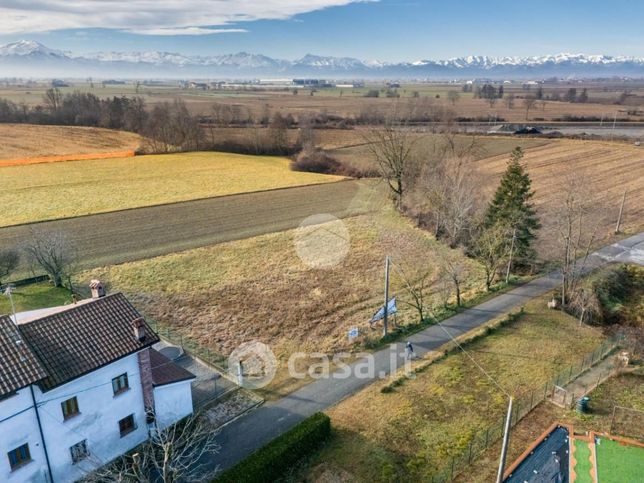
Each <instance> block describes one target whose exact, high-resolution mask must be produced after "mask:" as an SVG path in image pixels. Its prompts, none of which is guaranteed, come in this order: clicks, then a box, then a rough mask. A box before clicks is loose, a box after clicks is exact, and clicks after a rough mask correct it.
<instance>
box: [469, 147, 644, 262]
mask: <svg viewBox="0 0 644 483" xmlns="http://www.w3.org/2000/svg"><path fill="white" fill-rule="evenodd" d="M524 162H525V163H526V164H527V166H528V172H529V173H530V176H531V177H532V181H533V182H532V186H533V188H534V190H535V191H536V194H535V197H534V201H535V204H536V205H537V208H538V209H539V211H540V213H541V221H542V224H543V228H542V230H541V236H542V238H543V239H544V241H545V242H547V241H548V238H549V237H550V236H551V234H552V231H553V230H554V225H555V221H556V220H555V216H554V214H553V213H554V212H555V211H556V210H557V208H558V207H559V205H560V202H561V200H562V199H563V196H564V195H565V192H566V189H567V178H569V177H577V178H578V179H582V180H584V184H585V186H586V187H587V192H586V193H585V194H584V196H585V197H587V198H588V199H592V200H594V201H595V205H594V206H593V209H594V213H593V221H597V222H598V224H599V231H598V237H599V238H605V237H607V236H608V235H610V234H611V233H612V230H613V229H614V227H615V223H616V221H617V216H618V213H619V205H620V203H621V199H622V196H623V194H624V190H627V198H626V204H625V207H624V218H623V224H622V229H623V230H624V231H626V232H637V231H640V230H641V229H642V228H644V149H642V148H638V147H635V146H631V145H626V144H619V143H609V142H597V141H574V140H558V141H554V142H551V143H548V144H546V145H543V146H537V147H533V148H530V149H528V150H527V151H526V155H525V158H524ZM506 163H507V156H506V155H500V156H495V157H491V158H485V159H482V160H479V161H477V162H476V166H477V169H478V172H479V173H480V174H481V175H482V182H481V186H482V188H483V190H484V191H485V192H486V193H489V194H491V193H492V191H493V190H494V188H495V187H496V183H497V182H498V179H500V177H501V175H502V173H503V171H504V170H505V166H506ZM589 226H590V225H589ZM543 249H544V250H547V249H548V245H547V243H546V244H545V245H544V246H543Z"/></svg>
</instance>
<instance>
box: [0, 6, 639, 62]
mask: <svg viewBox="0 0 644 483" xmlns="http://www.w3.org/2000/svg"><path fill="white" fill-rule="evenodd" d="M0 14H2V15H3V18H4V21H3V25H2V27H1V28H0V44H6V43H9V42H13V41H17V40H22V39H25V40H34V41H38V42H40V43H42V44H44V45H46V46H47V47H50V48H52V49H57V50H63V51H71V52H73V53H74V54H76V55H81V54H87V53H91V52H98V51H115V52H133V51H134V52H140V51H164V52H176V53H181V54H183V55H189V56H194V55H202V56H204V55H223V54H231V53H237V52H242V51H243V52H250V53H254V54H263V55H267V56H270V57H273V58H279V59H298V58H301V57H303V56H304V55H305V54H307V53H311V54H315V55H322V56H333V57H353V58H358V59H361V60H379V61H384V62H400V61H408V62H410V61H416V60H419V59H432V60H446V59H450V58H455V57H465V56H470V55H477V56H487V57H506V56H507V57H532V56H543V55H554V54H559V53H573V54H577V53H583V54H590V55H610V56H631V57H644V33H643V32H642V29H641V28H640V25H639V24H640V19H641V18H642V16H643V15H644V5H642V4H633V3H632V2H628V1H624V0H616V1H614V2H610V4H608V3H607V2H601V1H598V0H592V1H585V2H582V1H572V2H566V3H565V4H561V3H560V2H556V1H552V0H547V1H544V2H540V3H539V5H535V6H533V7H530V8H526V7H525V5H523V4H521V5H520V4H517V3H516V2H510V1H507V0H502V1H497V2H494V3H493V4H489V3H487V4H483V3H481V2H476V1H473V0H461V1H457V2H452V3H450V4H446V3H445V2H434V1H421V2H414V1H411V2H408V1H395V0H380V1H378V0H375V1H355V0H309V1H305V0H272V1H271V2H264V1H259V0H252V1H248V2H244V3H243V4H240V2H235V1H233V0H215V1H205V0H200V1H193V2H189V3H187V2H179V1H175V0H163V1H159V2H155V3H154V8H152V6H151V4H150V3H149V2H146V1H143V0H131V1H129V2H127V3H126V2H116V3H115V2H107V1H106V0H84V1H79V2H75V4H74V6H69V5H68V2H65V1H61V0H43V1H41V2H38V3H37V4H34V5H33V6H31V5H25V4H23V3H22V2H13V4H12V5H10V6H0ZM571 25H575V29H574V30H573V29H571ZM52 26H55V27H56V28H52Z"/></svg>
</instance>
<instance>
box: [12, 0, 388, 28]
mask: <svg viewBox="0 0 644 483" xmlns="http://www.w3.org/2000/svg"><path fill="white" fill-rule="evenodd" d="M363 1H377V0H185V1H184V0H2V2H1V3H0V18H2V19H3V20H2V23H0V34H19V33H28V32H47V31H52V30H61V29H72V28H74V29H80V28H108V29H118V30H123V31H126V32H131V33H137V34H142V35H210V34H216V33H225V32H243V31H244V29H237V28H234V29H229V28H209V27H218V26H219V27H221V26H227V25H230V24H231V23H236V22H248V21H253V20H262V19H263V20H281V19H287V18H290V17H292V16H294V15H298V14H301V13H306V12H312V11H315V10H320V9H323V8H327V7H334V6H342V5H347V4H350V3H356V2H363Z"/></svg>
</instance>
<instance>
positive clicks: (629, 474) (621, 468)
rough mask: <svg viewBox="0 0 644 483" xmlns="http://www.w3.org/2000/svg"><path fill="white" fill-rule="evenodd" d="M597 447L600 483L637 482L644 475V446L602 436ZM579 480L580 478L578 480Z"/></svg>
mask: <svg viewBox="0 0 644 483" xmlns="http://www.w3.org/2000/svg"><path fill="white" fill-rule="evenodd" d="M595 447H596V448H597V467H598V468H597V473H598V475H597V476H598V481H599V483H636V482H638V481H642V475H644V448H640V447H637V446H627V445H623V444H621V443H619V442H617V441H613V440H610V439H607V438H601V439H600V443H599V444H597V445H595ZM577 481H579V480H577Z"/></svg>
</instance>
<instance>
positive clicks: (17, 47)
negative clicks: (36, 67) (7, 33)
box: [0, 40, 65, 57]
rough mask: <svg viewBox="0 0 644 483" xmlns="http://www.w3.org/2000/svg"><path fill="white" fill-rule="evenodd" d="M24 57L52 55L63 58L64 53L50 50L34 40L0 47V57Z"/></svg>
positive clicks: (19, 41)
mask: <svg viewBox="0 0 644 483" xmlns="http://www.w3.org/2000/svg"><path fill="white" fill-rule="evenodd" d="M11 55H16V56H25V55H53V56H58V57H64V56H65V53H64V52H62V51H60V50H54V49H50V48H49V47H46V46H44V45H43V44H41V43H40V42H36V41H35V40H18V41H16V42H10V43H8V44H5V45H2V46H0V56H11Z"/></svg>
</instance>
